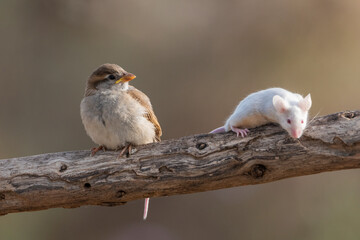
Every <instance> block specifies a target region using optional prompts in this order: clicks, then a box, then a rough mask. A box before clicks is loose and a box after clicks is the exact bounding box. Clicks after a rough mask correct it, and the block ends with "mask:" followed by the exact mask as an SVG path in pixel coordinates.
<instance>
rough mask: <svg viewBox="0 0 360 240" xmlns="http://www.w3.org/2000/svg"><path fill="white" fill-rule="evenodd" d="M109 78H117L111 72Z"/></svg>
mask: <svg viewBox="0 0 360 240" xmlns="http://www.w3.org/2000/svg"><path fill="white" fill-rule="evenodd" d="M108 78H109V79H110V80H115V78H116V77H115V76H114V75H112V74H110V75H109V76H108Z"/></svg>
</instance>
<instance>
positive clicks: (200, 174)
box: [0, 111, 360, 215]
mask: <svg viewBox="0 0 360 240" xmlns="http://www.w3.org/2000/svg"><path fill="white" fill-rule="evenodd" d="M117 156H118V153H116V152H112V151H107V152H104V153H100V152H99V153H97V154H96V155H95V156H94V157H90V151H74V152H61V153H49V154H42V155H37V156H29V157H22V158H12V159H4V160H0V214H2V215H3V214H7V213H11V212H22V211H34V210H41V209H48V208H54V207H64V208H73V207H79V206H82V205H103V206H115V205H121V204H125V203H126V202H128V201H132V200H135V199H140V198H145V197H160V196H168V195H176V194H186V193H195V192H202V191H210V190H215V189H220V188H230V187H235V186H242V185H250V184H259V183H266V182H271V181H276V180H279V179H284V178H289V177H295V176H303V175H308V174H315V173H320V172H326V171H334V170H341V169H351V168H359V167H360V111H349V112H342V113H336V114H332V115H328V116H324V117H319V118H316V119H315V120H314V121H312V122H311V123H310V124H309V126H308V128H307V130H306V131H305V133H304V136H303V137H301V139H300V140H293V139H292V138H290V137H289V136H288V134H287V133H286V132H285V131H284V130H283V129H281V128H280V127H278V126H275V125H266V126H262V127H259V128H256V129H251V132H250V135H249V136H248V137H246V138H237V137H236V136H235V134H233V133H226V134H201V135H194V136H188V137H183V138H180V139H174V140H168V141H163V142H161V143H155V144H148V145H143V146H138V147H137V148H136V149H135V151H134V152H133V153H132V155H131V156H130V157H129V158H124V157H123V158H117Z"/></svg>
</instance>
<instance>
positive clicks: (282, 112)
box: [211, 88, 311, 138]
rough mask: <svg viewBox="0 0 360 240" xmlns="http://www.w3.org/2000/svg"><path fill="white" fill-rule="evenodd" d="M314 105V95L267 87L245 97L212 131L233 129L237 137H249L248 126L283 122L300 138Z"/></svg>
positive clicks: (294, 136)
mask: <svg viewBox="0 0 360 240" xmlns="http://www.w3.org/2000/svg"><path fill="white" fill-rule="evenodd" d="M310 107H311V96H310V94H308V95H307V96H306V97H305V98H303V97H302V96H301V95H300V94H297V93H292V92H289V91H287V90H285V89H282V88H269V89H265V90H262V91H258V92H255V93H252V94H250V95H249V96H247V97H246V98H244V99H243V100H242V101H241V102H240V103H239V105H238V106H237V107H236V109H235V111H234V112H233V114H231V116H230V117H229V118H228V119H227V120H226V123H225V125H224V126H223V127H219V128H217V129H215V130H213V131H211V133H220V132H229V131H230V130H231V131H233V132H235V133H236V134H237V136H239V135H241V136H242V137H245V136H247V134H248V133H249V130H248V128H254V127H258V126H261V125H264V124H266V123H270V122H272V123H278V124H280V126H281V127H282V128H283V129H285V130H286V131H287V132H288V133H289V134H290V136H291V137H293V138H300V137H301V135H302V134H303V131H304V129H305V128H306V124H307V120H308V112H309V109H310Z"/></svg>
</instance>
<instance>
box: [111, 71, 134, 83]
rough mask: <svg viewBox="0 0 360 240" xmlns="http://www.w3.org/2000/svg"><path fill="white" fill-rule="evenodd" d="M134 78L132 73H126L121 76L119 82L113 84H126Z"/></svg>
mask: <svg viewBox="0 0 360 240" xmlns="http://www.w3.org/2000/svg"><path fill="white" fill-rule="evenodd" d="M134 78H136V76H135V75H134V74H132V73H126V74H125V75H124V76H122V77H121V78H120V79H119V80H117V81H116V82H115V84H118V83H121V82H128V81H131V80H133V79H134Z"/></svg>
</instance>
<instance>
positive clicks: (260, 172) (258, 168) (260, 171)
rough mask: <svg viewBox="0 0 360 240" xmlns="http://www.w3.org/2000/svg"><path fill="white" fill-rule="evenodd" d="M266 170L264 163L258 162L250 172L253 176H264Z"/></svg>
mask: <svg viewBox="0 0 360 240" xmlns="http://www.w3.org/2000/svg"><path fill="white" fill-rule="evenodd" d="M265 171H266V167H265V166H264V165H262V164H256V165H254V166H252V168H251V170H250V172H249V173H250V175H251V176H252V177H253V178H262V177H263V176H264V174H265Z"/></svg>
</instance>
